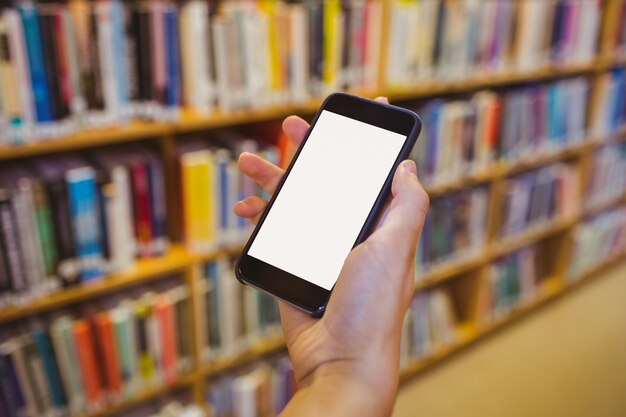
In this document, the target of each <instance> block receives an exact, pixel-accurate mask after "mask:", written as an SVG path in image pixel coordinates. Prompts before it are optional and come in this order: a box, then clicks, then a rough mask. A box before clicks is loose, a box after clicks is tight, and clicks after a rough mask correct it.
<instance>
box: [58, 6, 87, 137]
mask: <svg viewBox="0 0 626 417" xmlns="http://www.w3.org/2000/svg"><path fill="white" fill-rule="evenodd" d="M61 18H62V19H63V40H64V41H65V45H66V49H65V59H66V61H65V63H66V65H67V71H68V72H69V75H70V85H71V90H72V98H71V102H70V109H71V112H72V115H73V117H74V118H75V120H76V123H77V124H79V125H80V124H82V123H84V120H83V117H84V113H85V112H86V111H87V101H86V100H85V96H84V92H83V86H82V82H81V79H80V73H79V70H78V53H77V50H76V48H77V46H76V40H75V35H74V22H73V20H72V17H71V16H70V13H69V11H68V10H62V11H61Z"/></svg>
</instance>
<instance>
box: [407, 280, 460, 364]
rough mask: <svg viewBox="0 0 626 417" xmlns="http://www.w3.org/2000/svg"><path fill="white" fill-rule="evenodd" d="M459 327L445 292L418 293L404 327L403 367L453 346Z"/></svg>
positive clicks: (437, 290) (442, 290) (438, 290)
mask: <svg viewBox="0 0 626 417" xmlns="http://www.w3.org/2000/svg"><path fill="white" fill-rule="evenodd" d="M456 323H457V315H456V313H455V310H454V306H453V304H452V300H451V299H450V296H449V294H448V293H447V292H446V291H445V290H444V289H436V290H431V291H420V292H418V293H416V294H415V296H414V297H413V300H412V301H411V305H410V307H409V310H408V311H407V313H406V315H405V316H404V322H403V324H402V343H401V347H400V364H401V365H406V364H408V363H410V362H411V361H412V360H415V359H418V358H423V357H425V356H428V355H429V354H430V353H432V352H433V350H435V349H437V348H439V347H442V346H446V345H450V344H452V343H454V342H455V341H456V340H457V338H458V336H457V331H456V325H457V324H456Z"/></svg>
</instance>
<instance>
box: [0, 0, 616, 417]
mask: <svg viewBox="0 0 626 417" xmlns="http://www.w3.org/2000/svg"><path fill="white" fill-rule="evenodd" d="M383 3H384V5H385V7H383V15H385V16H386V15H388V13H389V1H388V0H384V1H383ZM386 25H387V20H386V19H383V30H382V32H383V38H384V36H386ZM384 44H385V42H384V39H383V45H384ZM383 61H384V60H381V64H380V68H381V71H380V80H381V81H382V80H384V78H385V76H384V75H385V74H384V68H385V62H383ZM625 65H626V54H621V55H615V54H611V53H609V52H607V51H605V50H604V49H602V52H601V53H599V54H598V55H597V56H596V58H595V59H593V60H592V61H590V62H587V63H582V64H575V65H546V66H543V67H541V68H538V69H534V70H531V71H515V70H507V71H501V72H494V73H482V74H476V75H472V76H469V77H467V78H464V79H458V80H441V79H436V80H428V81H424V82H421V83H416V84H411V85H406V86H402V87H397V86H388V85H385V84H384V83H383V82H380V83H379V84H380V85H381V86H382V87H381V88H380V89H379V90H377V91H360V92H354V93H355V94H360V95H364V96H367V97H370V98H374V97H376V96H385V97H388V98H389V99H390V100H391V101H409V100H419V99H426V98H430V97H434V96H440V95H452V94H461V93H469V92H472V91H475V90H479V89H490V88H500V87H505V86H510V85H515V84H521V83H527V82H534V81H546V80H552V79H558V78H563V77H570V76H577V75H589V76H597V75H599V74H600V73H602V72H603V71H606V70H609V69H610V68H613V67H614V66H625ZM321 102H322V99H320V98H314V99H310V100H307V101H305V102H301V103H295V104H288V105H275V106H268V107H264V108H255V109H252V108H251V109H245V110H238V111H233V112H220V111H214V112H210V113H199V112H195V111H191V110H189V109H183V110H182V111H181V115H180V118H179V119H178V120H176V121H173V122H147V121H132V122H130V123H128V124H125V125H122V126H118V127H107V128H90V129H83V130H79V131H77V132H75V133H72V134H70V135H66V136H61V137H56V138H50V139H46V140H41V141H37V142H34V143H26V144H21V145H13V146H0V161H2V163H4V162H5V161H14V160H18V159H20V158H26V157H34V156H40V155H45V154H53V153H57V152H65V151H72V150H80V149H92V148H96V147H101V146H108V145H114V144H124V143H130V142H134V141H151V140H155V141H156V143H158V144H160V145H163V144H165V146H162V148H164V149H161V152H162V155H161V156H162V157H163V159H164V160H167V159H168V158H171V157H172V155H173V149H174V148H173V147H174V144H175V143H176V141H177V140H179V139H182V138H181V136H184V135H191V134H193V133H200V132H202V133H206V131H209V130H212V129H219V128H226V127H236V126H241V125H248V124H251V123H256V122H263V121H275V120H280V119H282V118H284V117H285V116H287V115H290V114H299V115H311V114H313V113H314V112H315V111H316V110H317V109H318V107H319V106H320V104H321ZM590 102H591V103H592V104H591V105H593V102H592V101H590ZM618 139H621V140H624V139H626V127H625V128H623V129H621V130H620V131H619V132H617V133H616V134H612V135H610V136H609V137H605V138H587V139H586V140H584V141H581V143H579V144H576V145H574V146H571V147H568V148H565V149H559V150H556V151H553V152H544V153H539V154H533V155H528V157H527V158H524V159H522V160H516V161H510V162H503V163H498V164H494V165H493V166H491V167H489V169H486V170H483V171H480V172H470V173H466V174H464V175H462V176H461V177H459V178H455V179H451V180H450V181H446V182H441V183H437V184H430V185H427V186H426V187H425V188H426V190H427V192H428V193H429V195H430V197H431V198H436V197H438V196H441V195H443V194H446V193H449V192H453V191H457V190H461V189H463V188H467V187H471V186H475V185H478V184H486V185H488V186H490V188H491V190H490V194H493V193H494V192H496V193H497V192H498V190H497V187H495V186H493V185H494V184H499V183H502V182H503V180H504V179H506V178H507V177H509V176H511V175H515V174H518V173H521V172H523V171H526V170H532V169H537V168H540V167H542V166H546V165H548V164H551V163H555V162H561V161H564V162H565V161H566V162H572V163H574V164H578V165H579V166H580V169H581V171H582V174H583V175H584V174H586V173H587V172H586V171H584V170H585V167H584V164H579V162H580V161H581V160H583V159H584V158H586V157H587V156H588V155H589V154H590V153H591V152H593V151H594V150H595V149H596V147H597V146H600V145H601V144H604V143H607V142H609V141H613V140H618ZM165 148H167V149H165ZM170 162H171V161H170ZM164 165H167V164H164ZM172 166H173V165H170V166H169V168H170V169H171V167H172ZM174 186H175V184H174ZM168 188H169V190H168V192H171V189H172V185H171V184H170V185H169V186H168ZM493 197H494V196H493V195H490V198H491V199H492V198H493ZM170 204H175V203H171V202H170ZM624 204H626V194H624V195H621V196H618V197H616V198H614V199H611V200H609V201H605V202H602V203H601V204H597V205H595V206H591V207H579V209H580V212H579V214H578V215H576V216H573V217H571V218H563V217H557V218H555V219H552V220H550V221H548V222H546V223H544V224H542V225H539V226H537V227H533V228H530V229H528V230H526V231H524V232H523V233H521V234H519V235H516V236H511V237H508V238H506V239H502V240H499V239H498V238H495V237H494V233H489V234H488V235H489V238H488V239H487V242H486V243H485V245H484V247H483V248H482V249H481V250H480V251H478V252H475V253H473V254H470V255H468V256H465V257H457V258H454V259H451V260H450V261H447V262H444V263H441V264H439V265H436V266H434V267H432V268H431V269H429V270H428V271H426V272H425V273H423V275H422V276H421V277H420V279H419V280H418V281H417V282H416V283H415V291H420V290H424V289H427V288H431V287H436V286H439V285H442V286H447V285H455V284H456V282H458V280H463V279H467V277H468V275H472V274H474V273H477V274H480V273H481V272H482V271H484V268H486V267H488V266H489V264H490V263H491V262H493V261H495V260H496V259H498V258H500V257H502V256H504V255H507V254H509V253H511V252H513V251H515V250H518V249H520V248H522V247H525V246H527V245H532V244H535V243H538V242H542V241H546V240H549V239H553V238H555V237H557V238H558V237H559V236H560V235H565V236H567V235H568V234H569V233H570V232H571V230H572V229H573V228H574V227H575V226H576V225H577V224H578V223H579V222H580V221H581V220H582V219H584V218H585V217H586V216H590V215H594V214H597V213H599V212H601V211H604V210H607V209H610V208H612V207H617V206H618V205H624ZM581 206H582V204H581ZM169 208H170V207H169V206H168V209H169ZM491 214H493V213H491ZM495 214H496V216H490V217H489V219H488V222H489V224H488V227H487V229H488V231H491V232H493V231H494V230H496V228H495V224H496V223H497V221H498V220H497V217H498V216H497V213H495ZM492 217H493V218H492ZM562 246H565V245H562ZM241 248H242V246H241V245H240V244H239V245H231V246H228V247H225V248H218V249H215V250H213V251H211V252H208V253H205V254H192V253H190V252H188V251H187V250H186V249H185V248H184V247H183V246H182V245H181V244H180V243H174V244H173V245H172V246H171V247H170V249H169V250H168V251H167V252H166V253H165V254H164V255H163V256H160V257H156V258H152V259H142V260H138V261H137V262H136V263H135V264H134V265H133V266H132V267H130V268H128V269H126V270H124V271H120V272H115V273H111V274H109V275H107V276H105V277H103V278H102V279H99V280H95V281H93V282H90V283H85V284H81V285H78V286H74V287H69V288H64V289H59V290H58V291H55V292H53V293H50V294H48V295H46V296H44V297H41V298H38V299H34V300H31V301H28V302H25V303H23V304H22V305H19V306H11V307H4V308H0V323H2V324H6V323H8V322H12V321H15V320H18V319H24V318H28V317H31V316H36V315H38V314H43V313H47V312H49V311H51V310H54V309H57V308H63V307H67V306H70V305H74V304H79V303H84V302H88V301H89V300H92V299H95V298H97V297H102V296H106V295H108V294H112V293H115V292H119V291H122V290H125V289H128V288H131V287H135V286H140V285H143V284H148V283H151V282H153V281H156V280H158V279H161V278H164V277H167V276H177V277H179V278H180V280H181V282H184V283H185V284H187V285H188V286H189V288H190V292H191V293H192V295H193V296H192V304H193V308H192V310H193V311H194V317H190V320H191V323H192V326H191V328H192V330H193V333H194V334H193V341H194V344H195V346H194V356H195V357H194V361H195V363H196V367H195V369H194V370H193V371H191V372H189V373H185V374H183V375H180V376H177V377H176V378H175V379H174V380H173V381H171V382H169V383H164V384H159V385H155V386H153V387H149V388H147V389H145V390H143V391H141V392H139V393H138V394H136V395H134V396H133V397H132V398H129V399H124V400H122V401H120V402H117V403H113V404H109V405H106V406H104V407H103V408H101V409H99V410H95V411H93V412H88V413H84V414H80V415H77V416H74V417H107V416H112V415H115V414H119V413H123V412H125V411H128V410H130V409H132V408H133V407H136V406H137V405H140V404H142V403H145V402H157V401H159V398H161V397H165V396H166V395H167V394H169V393H171V392H180V391H183V390H188V391H189V392H190V395H191V396H192V397H193V399H194V400H195V401H196V402H198V403H203V402H204V388H205V386H206V383H207V381H209V380H210V379H211V378H215V377H217V376H219V375H220V374H223V373H225V372H228V371H233V370H236V369H238V368H245V367H246V366H248V365H250V364H251V363H253V362H254V361H256V360H258V359H259V358H262V357H266V356H268V355H272V354H274V353H276V352H278V351H281V350H284V349H285V343H284V338H283V337H282V336H281V335H276V336H272V337H268V338H264V339H262V340H259V341H257V342H255V343H252V344H251V345H250V346H247V347H246V348H244V349H242V350H241V351H239V352H237V353H235V354H233V355H230V356H228V357H219V358H213V359H212V360H208V361H203V360H202V358H201V356H202V355H201V349H200V347H199V340H200V336H199V333H200V330H199V324H198V320H197V319H196V315H197V314H199V310H198V305H197V299H198V297H199V295H198V291H197V289H198V285H197V284H198V279H199V277H198V275H197V274H196V273H195V272H194V271H195V270H196V269H197V268H198V267H199V265H200V264H201V263H203V262H208V261H212V260H215V259H217V258H218V257H221V256H233V255H235V254H237V253H238V252H239V251H240V250H241ZM559 252H564V253H565V252H567V249H563V248H559ZM625 261H626V251H624V252H623V253H620V254H618V255H616V256H614V257H612V258H611V259H608V260H605V261H602V262H600V263H599V264H597V265H594V266H592V267H590V268H589V269H588V270H587V271H585V272H584V273H583V274H581V276H580V277H579V278H578V279H576V280H568V279H567V278H566V277H565V276H563V271H559V272H558V273H559V274H560V275H559V274H555V275H553V276H550V277H546V278H545V279H544V280H543V285H541V287H540V288H539V289H538V294H537V297H536V298H534V299H532V300H531V301H529V302H527V303H524V304H523V305H520V306H518V307H515V308H514V309H512V310H511V311H510V312H509V313H507V314H506V315H503V316H501V317H499V318H498V319H497V320H495V321H492V322H489V323H483V322H482V321H480V320H478V319H476V318H474V317H471V318H464V319H463V321H462V322H461V323H459V324H458V325H457V328H456V334H457V338H456V341H455V342H454V343H452V344H450V345H447V346H439V347H437V348H436V349H434V350H433V351H432V352H431V353H430V354H428V355H427V356H426V357H423V358H419V359H416V360H413V361H411V362H410V363H408V364H406V365H405V366H404V367H403V369H402V371H401V375H400V381H401V382H402V383H405V382H407V381H409V380H410V379H411V378H413V377H415V376H416V375H419V374H420V373H421V372H423V371H424V370H426V369H428V368H431V367H432V366H433V365H435V364H438V363H441V362H442V361H444V360H445V359H447V358H449V357H451V356H452V355H454V354H455V353H457V352H459V351H462V350H463V349H465V348H466V347H468V346H471V345H473V344H475V343H477V342H478V341H480V340H483V339H485V338H486V337H487V336H489V335H492V334H494V333H495V332H496V331H498V330H499V329H501V328H504V327H506V326H507V325H509V324H511V323H513V322H514V321H515V320H517V319H519V318H522V317H526V316H528V315H529V314H530V313H532V312H534V311H536V310H538V309H539V308H542V307H543V306H545V305H547V304H548V303H550V302H552V301H553V300H555V299H557V298H559V297H560V296H562V295H564V294H566V293H567V292H569V291H571V290H572V289H573V288H576V287H579V286H580V285H581V284H583V283H585V282H588V281H589V280H591V279H592V278H593V277H596V276H598V274H599V273H601V272H602V271H604V270H606V269H608V268H611V267H612V266H614V265H616V264H618V263H622V262H625ZM455 280H456V281H455ZM471 295H472V294H468V296H471Z"/></svg>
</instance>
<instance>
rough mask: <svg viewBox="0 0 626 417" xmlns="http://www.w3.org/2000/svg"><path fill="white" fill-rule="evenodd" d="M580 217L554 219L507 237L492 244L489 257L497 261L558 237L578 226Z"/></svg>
mask: <svg viewBox="0 0 626 417" xmlns="http://www.w3.org/2000/svg"><path fill="white" fill-rule="evenodd" d="M578 217H579V216H574V217H572V218H556V219H552V220H549V221H547V222H545V223H543V224H540V225H537V226H531V227H530V228H528V229H526V230H525V231H524V232H522V233H519V234H517V235H515V236H510V237H506V238H504V239H503V240H501V241H497V240H496V241H495V242H492V243H491V247H490V248H489V257H490V259H496V258H499V257H501V256H503V255H506V254H508V253H510V252H513V251H515V250H517V249H520V248H522V247H524V246H528V245H531V244H533V243H535V242H537V241H540V240H543V239H545V238H547V237H550V236H553V235H556V234H558V233H560V232H562V231H564V230H566V229H568V228H569V227H571V226H573V225H574V224H576V222H577V221H578Z"/></svg>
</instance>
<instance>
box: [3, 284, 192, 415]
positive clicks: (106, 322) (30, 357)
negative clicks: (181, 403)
mask: <svg viewBox="0 0 626 417" xmlns="http://www.w3.org/2000/svg"><path fill="white" fill-rule="evenodd" d="M189 317H190V300H189V292H188V290H187V288H186V287H184V286H178V287H171V286H170V288H168V289H164V290H163V291H160V292H154V291H148V292H145V293H144V294H142V295H141V296H140V297H139V298H137V299H134V300H133V299H124V300H122V301H121V302H119V303H117V305H114V306H112V307H110V308H105V309H103V310H101V311H97V310H94V309H92V308H91V307H87V308H86V309H84V311H83V314H82V317H79V318H77V319H74V318H72V317H71V316H70V315H63V316H61V317H58V318H56V319H54V320H52V321H51V323H50V325H49V326H44V325H43V324H40V323H37V324H35V325H34V326H31V329H30V330H28V331H20V332H18V333H17V334H15V335H13V336H11V337H7V338H5V339H4V341H3V342H2V343H1V344H0V368H1V370H0V372H1V373H2V375H3V389H2V397H1V400H2V403H3V404H2V405H3V406H4V408H5V409H6V410H9V415H11V416H20V415H25V416H42V415H64V414H63V413H67V412H70V413H82V412H88V411H97V410H99V409H102V408H103V407H104V406H105V405H107V404H113V403H116V402H119V401H122V400H124V399H129V398H132V397H134V396H136V395H138V394H140V393H141V391H143V390H145V389H146V388H149V387H153V386H155V385H158V384H162V383H169V382H172V381H174V379H175V377H176V375H177V374H179V373H181V372H185V371H187V370H189V369H190V368H191V366H192V365H193V363H192V360H193V359H192V358H193V352H192V348H193V344H192V343H191V341H190V339H189V338H190V337H191V330H190V328H189V326H190V324H189V322H188V318H189Z"/></svg>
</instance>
